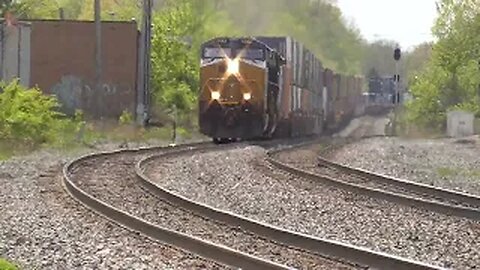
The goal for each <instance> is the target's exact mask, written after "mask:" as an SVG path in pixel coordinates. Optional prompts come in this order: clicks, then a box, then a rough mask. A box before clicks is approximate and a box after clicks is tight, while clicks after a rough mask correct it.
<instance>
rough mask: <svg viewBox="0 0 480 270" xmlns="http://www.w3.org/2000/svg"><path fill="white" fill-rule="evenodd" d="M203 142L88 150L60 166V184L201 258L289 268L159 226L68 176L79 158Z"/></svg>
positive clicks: (109, 215) (111, 216)
mask: <svg viewBox="0 0 480 270" xmlns="http://www.w3.org/2000/svg"><path fill="white" fill-rule="evenodd" d="M201 145H205V144H202V143H200V144H189V145H181V146H178V147H152V148H138V149H126V150H117V151H111V152H102V153H96V154H89V155H85V156H82V157H80V158H78V159H75V160H73V161H71V162H69V163H68V164H66V165H65V166H64V168H63V181H62V182H63V185H64V188H65V189H66V191H67V192H68V194H70V196H72V197H73V198H74V199H75V200H77V201H78V202H80V203H81V204H82V205H83V206H85V207H86V208H87V209H90V210H92V211H93V212H95V213H97V214H99V215H101V216H103V217H105V218H106V219H108V220H110V221H112V222H114V223H116V224H117V225H119V226H121V227H124V228H126V229H129V230H131V231H134V232H138V233H141V234H143V235H146V236H148V237H150V238H152V239H154V240H157V241H159V242H162V243H165V244H167V245H171V246H176V247H178V248H181V249H184V250H187V251H189V252H192V253H195V254H197V255H199V256H202V257H204V258H209V259H212V260H214V261H217V262H219V263H222V264H225V265H229V266H233V267H238V268H241V269H272V270H273V269H278V270H279V269H291V268H288V267H287V266H284V265H281V264H277V263H274V262H271V261H267V260H264V259H261V258H258V257H255V256H252V255H249V254H246V253H243V252H239V251H236V250H233V249H231V248H228V247H226V246H223V245H217V244H214V243H211V242H209V241H205V240H202V239H200V238H196V237H193V236H190V235H187V234H184V233H179V232H176V231H172V230H169V229H166V228H163V227H161V226H157V225H154V224H152V223H150V222H148V221H145V220H143V219H140V218H138V217H135V216H133V215H131V214H129V213H127V212H125V211H122V210H120V209H118V208H116V207H114V206H112V205H109V204H107V203H105V202H103V201H101V200H99V199H96V198H95V197H93V196H91V195H90V194H88V193H87V192H85V191H84V190H82V189H81V188H80V187H78V186H77V185H75V183H74V182H73V181H72V179H71V174H70V172H71V171H72V170H73V168H75V167H77V165H78V164H79V163H81V162H84V161H86V160H89V159H94V158H98V157H102V156H104V157H106V156H110V155H114V154H121V153H140V152H142V151H152V150H162V149H177V148H191V147H194V146H201Z"/></svg>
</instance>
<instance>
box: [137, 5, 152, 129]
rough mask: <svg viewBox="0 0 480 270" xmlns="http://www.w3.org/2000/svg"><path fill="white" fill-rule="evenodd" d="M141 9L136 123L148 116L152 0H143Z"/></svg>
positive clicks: (141, 123)
mask: <svg viewBox="0 0 480 270" xmlns="http://www.w3.org/2000/svg"><path fill="white" fill-rule="evenodd" d="M142 10H143V16H142V17H143V19H142V28H141V36H140V37H141V38H140V50H139V57H138V58H139V65H138V67H139V73H138V92H137V123H138V124H140V125H144V124H146V123H145V121H146V120H147V119H148V118H149V117H150V112H149V108H150V77H151V59H150V58H151V57H150V55H151V41H152V34H151V32H152V0H143V9H142Z"/></svg>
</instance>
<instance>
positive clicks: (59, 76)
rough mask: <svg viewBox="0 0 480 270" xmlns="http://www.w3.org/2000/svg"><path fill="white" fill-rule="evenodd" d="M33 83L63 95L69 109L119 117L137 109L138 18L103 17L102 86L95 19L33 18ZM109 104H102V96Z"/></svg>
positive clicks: (61, 97) (46, 91)
mask: <svg viewBox="0 0 480 270" xmlns="http://www.w3.org/2000/svg"><path fill="white" fill-rule="evenodd" d="M31 23H32V34H31V81H30V82H31V85H38V86H39V87H40V88H41V89H42V91H44V92H45V93H47V94H55V95H57V96H58V98H59V99H60V101H61V102H62V104H63V106H64V111H65V112H67V113H73V112H74V111H75V109H81V110H83V111H84V112H85V113H87V114H90V115H98V114H99V113H102V110H103V115H105V116H107V117H115V118H117V117H118V116H119V115H120V114H121V113H122V111H123V110H125V109H127V110H128V111H130V112H131V113H132V114H134V113H135V106H136V80H137V40H138V31H137V26H136V23H134V22H132V23H130V22H103V23H102V86H103V87H102V89H101V91H100V92H98V91H96V88H95V26H94V23H93V22H81V21H80V22H79V21H31ZM102 100H103V101H104V102H105V103H104V104H101V101H102Z"/></svg>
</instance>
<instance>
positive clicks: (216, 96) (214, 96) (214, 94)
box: [211, 91, 220, 100]
mask: <svg viewBox="0 0 480 270" xmlns="http://www.w3.org/2000/svg"><path fill="white" fill-rule="evenodd" d="M211 97H212V100H219V99H220V92H218V91H213V92H212V93H211Z"/></svg>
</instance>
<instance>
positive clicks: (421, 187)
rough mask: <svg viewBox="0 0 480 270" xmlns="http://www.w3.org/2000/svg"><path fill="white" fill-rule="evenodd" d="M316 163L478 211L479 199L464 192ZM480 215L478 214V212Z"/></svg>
mask: <svg viewBox="0 0 480 270" xmlns="http://www.w3.org/2000/svg"><path fill="white" fill-rule="evenodd" d="M318 161H319V163H320V164H321V165H326V166H329V167H333V168H336V169H339V170H341V171H344V172H346V173H348V174H351V175H358V176H360V177H363V178H367V179H368V180H370V181H373V182H377V183H381V184H386V185H393V186H397V187H400V188H404V189H408V190H411V191H413V192H417V193H423V194H426V195H430V196H433V197H438V198H441V199H443V200H451V201H455V202H459V203H463V204H467V205H471V206H474V209H475V208H477V209H480V197H479V196H475V195H471V194H467V193H464V192H457V191H453V190H448V189H444V188H440V187H434V186H430V185H426V184H422V183H417V182H413V181H408V180H405V179H400V178H396V177H391V176H386V175H382V174H379V173H374V172H371V171H368V170H364V169H360V168H354V167H350V166H347V165H343V164H340V163H336V162H333V161H331V160H328V159H325V158H323V157H318ZM478 213H479V214H480V212H478Z"/></svg>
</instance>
